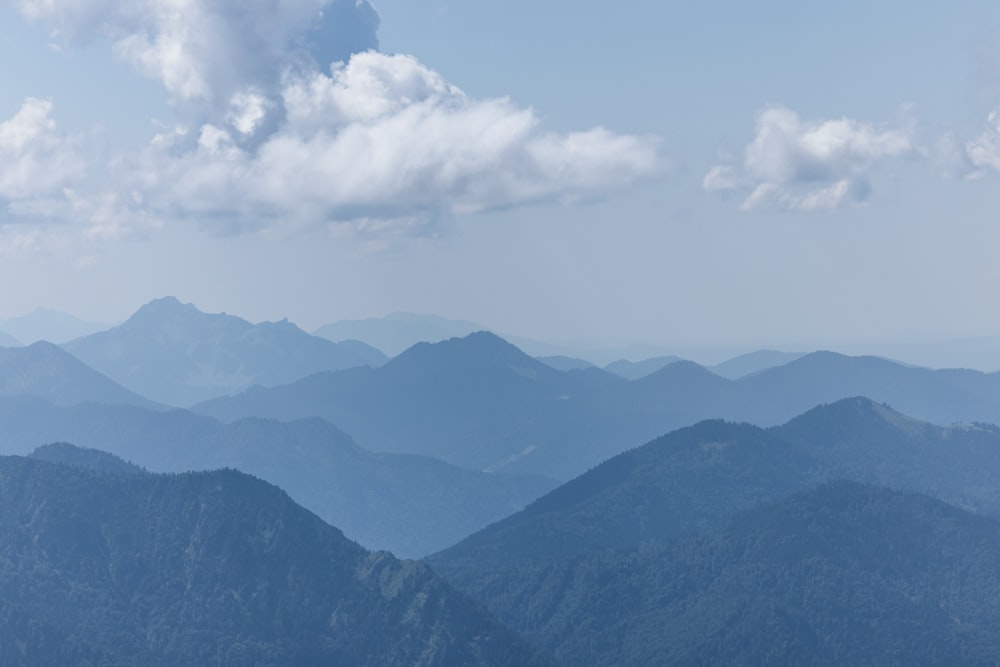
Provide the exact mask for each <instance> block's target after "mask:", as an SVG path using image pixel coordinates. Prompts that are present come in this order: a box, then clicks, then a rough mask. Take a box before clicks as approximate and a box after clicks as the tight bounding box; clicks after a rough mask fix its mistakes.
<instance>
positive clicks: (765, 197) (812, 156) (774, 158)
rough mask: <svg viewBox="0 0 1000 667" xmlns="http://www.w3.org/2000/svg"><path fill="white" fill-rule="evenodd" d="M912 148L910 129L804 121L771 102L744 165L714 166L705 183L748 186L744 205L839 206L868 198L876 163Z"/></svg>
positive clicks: (730, 188) (711, 188)
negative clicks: (871, 173)
mask: <svg viewBox="0 0 1000 667" xmlns="http://www.w3.org/2000/svg"><path fill="white" fill-rule="evenodd" d="M913 150H914V145H913V140H912V138H911V134H910V131H909V129H907V128H895V129H885V128H876V127H875V126H873V125H870V124H867V123H862V122H859V121H856V120H853V119H849V118H842V119H837V120H823V121H814V122H806V121H803V120H802V119H801V118H800V117H799V115H798V114H796V113H795V112H794V111H792V110H790V109H788V108H785V107H780V106H777V107H771V108H768V109H766V110H764V111H763V112H761V114H760V115H759V116H758V118H757V128H756V134H755V136H754V139H753V141H751V142H750V143H749V144H748V145H747V146H746V148H745V150H744V153H743V161H742V164H738V165H736V164H729V165H726V164H723V165H716V166H713V167H712V168H711V169H710V170H709V172H708V173H707V174H706V175H705V178H704V179H703V181H702V187H703V188H704V189H706V190H709V191H740V190H744V191H749V195H747V197H746V198H745V199H744V201H743V204H742V207H741V208H743V209H744V210H750V209H759V208H774V207H776V208H784V209H795V210H805V211H811V210H821V209H833V208H840V207H842V206H844V205H846V204H848V203H850V202H852V201H853V202H860V201H864V200H865V199H867V197H868V195H869V193H870V187H869V185H868V174H869V173H870V171H871V170H872V168H873V167H874V166H875V165H876V164H877V163H878V162H880V161H882V160H885V159H888V158H895V157H900V156H904V155H907V154H909V153H911V152H912V151H913Z"/></svg>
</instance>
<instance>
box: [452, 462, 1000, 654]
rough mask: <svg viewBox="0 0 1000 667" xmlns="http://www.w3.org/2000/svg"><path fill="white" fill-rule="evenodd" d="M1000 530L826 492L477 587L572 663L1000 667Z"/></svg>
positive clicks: (832, 487) (845, 489)
mask: <svg viewBox="0 0 1000 667" xmlns="http://www.w3.org/2000/svg"><path fill="white" fill-rule="evenodd" d="M998 568H1000V525H998V524H997V523H996V522H994V521H992V520H989V519H984V518H981V517H977V516H975V515H972V514H970V513H967V512H964V511H961V510H959V509H957V508H954V507H951V506H949V505H946V504H944V503H942V502H940V501H937V500H934V499H931V498H929V497H926V496H920V495H915V494H908V493H900V492H894V491H890V490H887V489H881V488H875V487H869V486H864V485H859V484H855V483H848V482H836V483H830V484H826V485H824V486H821V487H820V488H818V489H815V490H811V491H806V492H802V493H800V494H798V495H795V496H793V497H790V498H788V499H785V500H782V501H780V502H777V503H775V504H770V505H766V506H763V507H760V508H758V509H754V510H752V511H750V512H748V513H745V514H742V515H739V516H737V517H736V518H734V519H733V520H731V521H730V522H729V523H728V525H726V526H725V527H724V528H721V529H718V530H715V531H711V532H709V533H707V534H701V535H694V536H689V537H685V538H682V539H680V540H678V541H676V542H674V543H671V544H669V545H665V546H656V547H647V548H642V549H630V550H621V551H611V552H602V553H592V554H584V555H580V556H577V557H574V558H565V559H557V560H555V561H547V562H538V563H535V564H532V565H527V564H526V565H524V566H523V567H522V568H521V569H519V570H517V571H515V572H512V573H505V574H504V575H503V576H497V575H496V574H495V573H493V572H489V571H487V572H484V573H483V576H482V577H481V578H479V579H477V580H475V581H474V582H470V583H469V584H468V585H467V586H466V590H467V591H468V592H470V593H471V594H473V595H474V596H475V597H477V598H478V599H480V600H482V601H483V602H484V603H485V604H487V606H488V607H489V608H490V609H491V610H492V611H493V612H494V613H495V614H497V616H498V617H499V618H501V620H504V621H506V622H507V623H509V624H510V625H511V626H512V627H514V628H515V629H516V630H520V631H521V632H522V633H523V634H524V635H525V637H527V638H528V639H529V640H531V641H533V642H534V643H535V644H536V645H538V646H540V647H543V648H545V649H548V650H551V651H552V652H553V653H555V654H556V655H557V657H559V658H561V659H562V660H564V661H565V662H566V663H567V664H574V665H637V666H638V665H650V664H743V665H757V664H795V665H844V664H850V665H917V664H963V665H989V664H994V663H995V661H996V655H997V654H998V651H1000V638H998V636H997V634H996V631H995V628H996V624H997V623H998V622H1000V608H998V607H997V605H996V603H995V601H996V599H997V597H998V596H1000V578H998V577H997V576H996V572H997V571H1000V570H998Z"/></svg>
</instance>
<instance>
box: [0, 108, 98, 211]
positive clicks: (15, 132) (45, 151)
mask: <svg viewBox="0 0 1000 667" xmlns="http://www.w3.org/2000/svg"><path fill="white" fill-rule="evenodd" d="M84 171H85V170H84V161H83V159H82V157H81V156H80V154H79V152H78V150H77V145H76V142H75V140H74V139H73V138H71V137H68V136H66V135H64V134H62V133H60V132H59V130H58V128H57V127H56V123H55V121H54V120H53V119H52V102H51V101H49V100H40V99H36V98H28V99H27V100H25V102H24V104H23V105H22V106H21V108H20V110H18V111H17V113H15V114H14V115H13V116H12V117H11V118H9V119H8V120H5V121H3V122H0V199H3V200H5V201H7V202H8V206H13V207H15V208H17V209H19V210H20V211H23V212H26V213H27V212H29V211H31V210H35V211H36V212H41V211H43V210H45V209H49V208H50V207H51V206H52V205H53V199H59V198H61V197H62V195H63V192H64V189H65V188H66V187H68V186H69V185H71V184H72V183H73V182H75V181H77V180H79V179H80V178H81V177H82V175H83V174H84Z"/></svg>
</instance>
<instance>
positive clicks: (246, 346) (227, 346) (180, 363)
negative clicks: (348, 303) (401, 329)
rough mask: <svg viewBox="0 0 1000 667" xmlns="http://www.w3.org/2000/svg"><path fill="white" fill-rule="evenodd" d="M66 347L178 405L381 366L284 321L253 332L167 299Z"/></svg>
mask: <svg viewBox="0 0 1000 667" xmlns="http://www.w3.org/2000/svg"><path fill="white" fill-rule="evenodd" d="M65 347H66V349H67V350H69V351H70V352H72V353H73V354H74V355H76V356H77V357H79V358H80V359H81V360H83V361H84V362H85V363H87V364H89V365H91V366H93V367H94V368H96V369H98V370H100V371H101V372H102V373H105V374H106V375H108V376H109V377H111V378H114V379H115V380H116V381H117V382H119V383H121V384H122V385H124V386H126V387H129V388H130V389H133V390H134V391H137V392H139V393H141V394H143V395H144V396H150V397H151V398H154V399H155V400H157V401H160V402H162V403H167V404H170V405H177V406H187V405H192V404H194V403H197V402H199V401H203V400H206V399H209V398H213V397H215V396H223V395H227V394H232V393H236V392H238V391H241V390H243V389H246V388H247V387H250V386H252V385H264V386H271V385H279V384H285V383H288V382H293V381H295V380H297V379H299V378H302V377H305V376H307V375H310V374H312V373H315V372H318V371H324V370H338V369H343V368H351V367H354V366H364V365H365V364H366V363H370V362H371V361H372V360H373V359H378V360H380V361H381V360H384V356H383V355H382V354H381V353H380V352H378V351H377V350H374V349H372V348H370V347H367V346H366V347H364V348H363V350H359V343H357V342H354V343H351V344H348V345H344V346H341V345H337V344H335V343H331V342H330V341H328V340H324V339H322V338H317V337H316V336H310V335H309V334H307V333H305V332H304V331H302V330H301V329H299V328H298V327H296V326H295V325H293V324H291V323H289V322H287V321H284V322H265V323H262V324H256V325H255V324H251V323H250V322H247V321H246V320H243V319H240V318H238V317H233V316H231V315H226V314H217V315H211V314H207V313H203V312H201V311H199V310H198V309H197V308H195V307H194V306H193V305H191V304H182V303H180V302H179V301H177V299H175V298H173V297H167V298H163V299H157V300H155V301H152V302H150V303H148V304H146V305H145V306H143V307H142V308H140V309H139V310H138V311H136V313H135V314H134V315H133V316H132V317H130V318H129V319H128V320H127V321H126V322H124V323H123V324H121V325H120V326H118V327H115V328H113V329H110V330H108V331H105V332H101V333H96V334H93V335H90V336H87V337H85V338H81V339H78V340H75V341H72V342H70V343H68V344H67V345H66V346H65Z"/></svg>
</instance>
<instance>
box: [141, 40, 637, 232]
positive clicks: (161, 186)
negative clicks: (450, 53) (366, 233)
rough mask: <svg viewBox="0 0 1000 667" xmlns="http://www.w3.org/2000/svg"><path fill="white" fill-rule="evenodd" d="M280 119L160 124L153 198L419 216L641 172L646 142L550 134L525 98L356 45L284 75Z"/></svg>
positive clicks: (293, 215)
mask: <svg viewBox="0 0 1000 667" xmlns="http://www.w3.org/2000/svg"><path fill="white" fill-rule="evenodd" d="M282 103H283V107H284V110H285V121H284V123H283V124H282V125H281V127H280V128H279V129H278V130H277V131H276V132H274V133H273V134H272V135H270V136H268V137H267V139H266V140H265V141H263V142H262V143H261V144H259V145H258V146H255V147H253V148H252V149H249V148H243V147H241V146H240V145H239V142H238V140H237V139H238V137H236V136H235V133H234V132H233V131H231V130H229V129H227V128H225V127H218V126H214V125H211V124H206V125H204V126H203V127H202V128H200V130H199V134H198V138H197V149H196V150H194V151H190V152H180V153H178V152H177V151H176V150H174V144H175V142H177V141H181V142H186V141H188V140H189V139H188V137H187V136H186V135H172V136H161V137H160V138H159V140H158V142H156V144H155V145H154V147H152V149H151V150H150V151H147V153H146V155H145V156H144V159H145V162H144V164H143V165H142V171H143V172H144V173H145V174H146V179H147V187H146V189H147V190H148V191H149V192H150V194H151V195H152V196H153V197H154V199H155V201H156V203H157V204H158V205H159V206H161V207H173V208H175V209H182V210H183V211H184V212H185V213H188V214H196V215H201V216H215V217H217V218H220V219H222V220H223V221H225V222H235V223H238V224H242V225H258V226H261V225H264V226H266V225H267V224H268V220H269V219H270V218H274V219H282V220H284V221H285V222H286V223H287V222H288V221H289V220H290V219H291V221H292V222H298V223H300V224H308V221H309V220H311V219H320V220H345V221H346V220H354V219H358V220H361V219H364V220H367V221H371V220H372V219H381V220H386V219H395V218H398V219H400V220H405V221H406V224H407V225H408V226H411V225H412V220H413V218H414V216H416V217H419V218H422V219H425V220H427V221H432V220H433V219H434V218H435V217H437V216H438V215H441V214H452V213H470V212H479V211H483V210H487V209H493V208H498V207H506V206H514V205H518V204H524V203H528V202H533V201H541V200H547V199H555V198H577V197H587V196H592V195H594V194H596V193H600V192H603V191H605V190H607V189H608V188H610V187H614V186H618V185H624V184H626V183H628V182H630V181H632V180H633V179H635V178H637V177H639V176H642V175H644V174H648V173H650V172H651V171H652V170H653V169H654V168H655V165H656V152H655V147H654V145H653V142H650V141H648V140H645V139H642V138H640V137H632V136H622V135H616V134H613V133H611V132H609V131H607V130H604V129H600V128H599V129H594V130H590V131H587V132H581V133H574V134H567V135H554V134H551V133H545V132H543V131H541V130H540V129H539V123H538V119H537V117H536V116H535V114H534V113H533V112H532V111H531V110H527V109H519V108H517V107H515V106H514V105H513V104H512V103H511V102H510V101H509V100H506V99H488V100H479V99H474V98H470V97H468V96H467V95H465V94H464V93H463V92H462V91H461V90H459V89H457V88H455V87H454V86H451V85H449V84H448V83H447V82H446V81H445V80H444V79H443V78H442V77H441V76H440V75H439V74H437V73H436V72H434V71H432V70H430V69H428V68H426V67H425V66H423V65H422V64H421V63H419V62H418V61H417V60H416V59H415V58H412V57H410V56H405V55H384V54H380V53H376V52H370V51H369V52H365V53H362V54H357V55H355V56H354V57H353V58H352V59H351V60H350V61H349V62H348V63H346V64H338V65H336V66H334V67H333V68H332V69H331V72H330V73H329V74H323V73H319V72H312V73H310V74H308V75H304V76H298V75H297V76H292V77H290V78H289V79H288V80H286V82H285V85H284V88H283V89H282Z"/></svg>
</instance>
